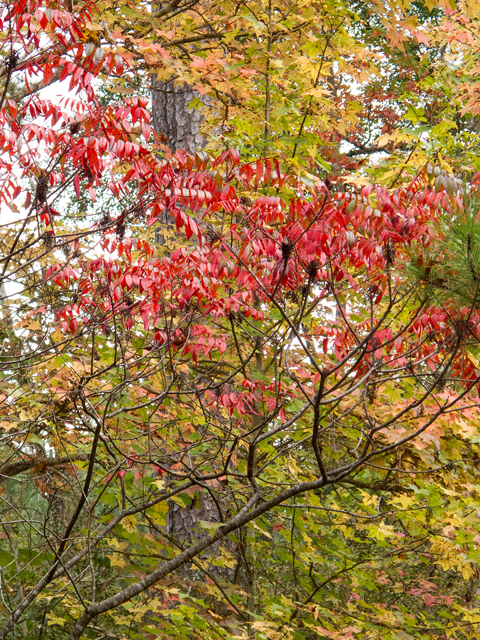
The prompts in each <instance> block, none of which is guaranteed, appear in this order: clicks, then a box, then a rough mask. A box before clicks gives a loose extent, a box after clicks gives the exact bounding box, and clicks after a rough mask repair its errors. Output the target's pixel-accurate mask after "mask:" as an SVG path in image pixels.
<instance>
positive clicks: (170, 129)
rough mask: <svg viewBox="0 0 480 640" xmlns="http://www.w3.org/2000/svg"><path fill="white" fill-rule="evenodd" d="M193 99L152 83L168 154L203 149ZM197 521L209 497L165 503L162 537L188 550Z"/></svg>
mask: <svg viewBox="0 0 480 640" xmlns="http://www.w3.org/2000/svg"><path fill="white" fill-rule="evenodd" d="M194 98H198V99H199V100H200V101H201V102H202V104H203V105H204V106H203V108H202V110H203V109H207V108H208V101H207V100H206V99H205V98H204V97H202V96H201V95H200V93H199V92H198V91H196V90H195V89H193V88H192V87H191V86H189V85H188V84H183V85H178V86H175V85H174V82H173V81H170V82H165V83H161V82H158V81H154V82H153V88H152V103H153V113H152V122H153V128H154V130H155V132H156V133H157V135H159V136H162V134H163V141H164V144H165V145H167V146H168V147H169V148H170V150H171V151H172V152H176V151H179V150H183V151H187V152H188V153H190V154H192V155H193V154H195V153H196V152H198V151H200V150H201V149H203V148H204V147H205V146H206V143H207V140H206V138H205V136H204V135H202V134H201V133H200V127H201V125H202V122H203V120H204V114H203V113H202V111H200V110H197V109H193V108H189V104H190V103H191V102H192V100H193V99H194ZM161 223H163V224H169V223H170V224H171V222H170V221H167V220H162V221H161ZM157 241H158V242H159V244H164V237H163V235H162V234H161V232H159V233H157ZM200 521H205V522H212V523H218V522H220V517H219V514H218V509H217V507H216V505H215V504H214V502H213V500H212V499H211V498H210V497H209V496H206V495H204V494H203V493H202V495H201V496H200V497H199V498H197V499H196V501H195V503H194V504H192V505H190V506H188V507H186V508H181V507H180V506H179V505H178V504H176V503H175V502H172V501H170V502H169V510H168V515H167V526H166V533H167V534H168V535H171V536H172V537H173V538H175V540H176V541H178V543H179V544H181V545H186V546H189V545H191V544H194V543H195V542H197V541H198V540H200V539H201V538H203V537H204V535H205V531H202V529H201V528H200V527H199V526H198V523H199V522H200ZM221 546H224V547H226V548H227V549H228V551H230V553H231V552H233V547H234V543H232V542H231V541H225V540H224V541H222V543H217V544H216V545H213V548H212V547H211V548H210V549H209V555H210V557H211V556H215V555H218V554H219V553H220V552H221ZM206 557H207V556H206ZM206 557H205V558H206ZM205 558H203V559H205ZM210 572H211V573H212V574H214V575H215V576H216V577H222V578H224V579H225V578H226V579H227V580H228V579H229V580H231V579H233V575H234V570H233V569H230V568H228V567H218V566H211V568H210Z"/></svg>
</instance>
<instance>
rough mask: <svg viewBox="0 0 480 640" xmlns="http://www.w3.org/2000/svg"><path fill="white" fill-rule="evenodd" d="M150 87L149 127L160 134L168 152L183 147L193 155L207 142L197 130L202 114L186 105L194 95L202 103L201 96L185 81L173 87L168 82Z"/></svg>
mask: <svg viewBox="0 0 480 640" xmlns="http://www.w3.org/2000/svg"><path fill="white" fill-rule="evenodd" d="M153 86H154V88H153V90H152V100H153V127H154V129H155V131H156V132H157V134H159V135H161V134H163V135H164V137H165V144H166V145H167V146H168V147H170V149H171V151H172V152H175V151H178V150H179V149H183V150H184V151H188V153H191V154H194V153H196V152H197V151H199V150H200V149H203V147H205V145H206V142H207V141H206V139H205V136H203V135H202V134H201V133H200V127H201V125H202V122H203V119H204V115H203V113H202V111H201V110H197V109H190V108H189V106H188V105H189V104H190V103H191V102H192V100H193V99H194V98H198V99H199V100H200V101H201V102H202V103H203V104H205V98H202V96H201V95H200V93H199V92H198V91H196V90H195V89H193V88H192V87H190V86H189V85H188V84H183V85H177V86H175V85H174V83H173V81H170V82H165V83H162V82H156V83H155V84H154V85H153Z"/></svg>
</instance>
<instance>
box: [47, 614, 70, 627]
mask: <svg viewBox="0 0 480 640" xmlns="http://www.w3.org/2000/svg"><path fill="white" fill-rule="evenodd" d="M47 620H48V626H50V625H52V624H59V625H61V626H63V625H64V624H65V623H66V620H65V618H59V617H58V616H56V615H54V614H53V613H47Z"/></svg>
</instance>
